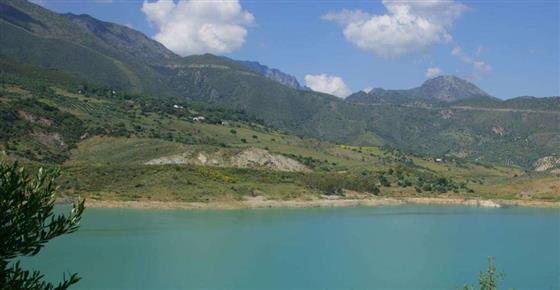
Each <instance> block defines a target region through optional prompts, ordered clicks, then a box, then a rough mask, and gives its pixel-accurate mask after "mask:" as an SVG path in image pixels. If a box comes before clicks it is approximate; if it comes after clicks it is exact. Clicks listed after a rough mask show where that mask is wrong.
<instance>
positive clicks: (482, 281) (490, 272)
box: [463, 257, 505, 290]
mask: <svg viewBox="0 0 560 290" xmlns="http://www.w3.org/2000/svg"><path fill="white" fill-rule="evenodd" d="M504 277H505V274H504V273H498V272H496V266H494V258H492V257H488V268H487V269H486V272H482V271H481V272H480V274H479V276H478V284H479V286H480V290H497V289H498V281H500V280H503V279H504ZM463 290H474V287H473V286H472V285H466V286H465V287H463Z"/></svg>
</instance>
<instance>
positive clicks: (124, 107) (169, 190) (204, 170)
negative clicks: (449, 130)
mask: <svg viewBox="0 0 560 290" xmlns="http://www.w3.org/2000/svg"><path fill="white" fill-rule="evenodd" d="M3 76H4V78H3V79H2V85H1V87H0V110H1V112H2V117H3V122H2V130H1V132H2V135H0V144H1V145H0V150H2V151H3V152H4V154H5V156H4V157H3V158H9V159H12V160H20V161H21V162H24V163H26V164H30V165H31V166H33V167H35V166H38V165H39V164H43V165H44V164H46V165H48V166H62V168H63V172H64V174H63V176H62V177H61V180H62V189H63V192H64V194H65V195H67V196H74V195H81V196H86V197H88V198H91V199H99V200H123V201H126V200H157V201H202V202H206V201H223V200H225V201H227V200H237V199H245V198H252V197H255V196H263V197H265V198H267V199H293V198H300V199H302V198H303V199H307V198H319V197H320V196H321V195H345V196H346V197H347V198H353V196H354V197H355V194H357V193H359V194H362V195H363V194H365V195H366V196H367V195H372V196H373V195H377V196H391V197H399V196H420V197H427V196H445V197H447V196H462V197H480V196H482V197H499V198H519V197H521V195H522V194H523V195H524V196H525V195H527V196H530V197H531V198H533V199H546V200H550V199H552V200H556V199H557V198H559V196H558V192H557V189H556V187H554V186H556V185H555V179H554V178H551V177H552V176H554V175H550V174H549V173H541V174H530V175H527V174H525V173H524V172H523V171H522V170H520V169H518V168H515V167H503V166H495V165H491V164H488V163H479V162H471V161H468V160H466V159H463V158H457V157H454V158H444V159H443V160H441V161H436V160H435V158H433V157H429V156H415V155H410V154H404V153H402V152H401V151H399V150H396V149H391V148H389V147H377V146H349V145H340V144H338V145H337V144H335V143H330V142H325V141H321V140H318V139H314V138H309V137H299V136H295V135H292V134H289V133H287V132H284V131H279V130H276V129H273V128H271V127H268V126H266V125H263V123H262V122H261V121H259V120H258V119H254V118H252V117H250V115H247V114H245V113H243V112H241V111H232V110H223V109H217V108H213V107H209V106H207V105H205V104H201V103H196V102H193V101H187V100H185V99H182V98H177V99H173V98H168V99H165V100H164V101H162V100H161V99H158V98H153V97H149V96H143V95H137V94H127V93H125V92H120V91H113V90H108V89H103V88H99V87H89V88H87V89H86V88H82V89H80V91H79V92H78V91H69V90H67V89H65V88H63V87H58V86H53V85H52V84H49V83H42V82H39V81H37V80H35V81H32V80H29V79H26V78H15V77H8V76H7V75H3ZM195 117H204V120H202V121H193V118H195ZM539 180H540V181H541V186H539V187H538V188H537V187H535V188H537V189H536V190H535V191H531V190H529V191H527V190H526V189H523V191H520V190H517V189H516V188H525V187H526V186H527V184H532V183H534V182H537V181H539ZM516 184H517V185H516ZM516 186H517V187H516ZM523 186H525V187H523ZM491 188H494V189H495V188H503V189H499V190H495V191H493V190H491ZM360 196H361V195H360Z"/></svg>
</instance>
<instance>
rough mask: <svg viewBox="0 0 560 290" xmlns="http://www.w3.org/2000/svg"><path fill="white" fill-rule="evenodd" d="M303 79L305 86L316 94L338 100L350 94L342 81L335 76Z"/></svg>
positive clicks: (321, 75) (306, 76) (306, 77)
mask: <svg viewBox="0 0 560 290" xmlns="http://www.w3.org/2000/svg"><path fill="white" fill-rule="evenodd" d="M304 79H305V85H306V86H308V87H309V88H311V89H312V90H314V91H317V92H322V93H327V94H331V95H335V96H337V97H340V98H345V97H347V96H348V95H350V93H351V91H350V89H348V87H347V86H346V84H345V83H344V80H342V78H340V77H337V76H331V75H326V74H320V75H305V78H304Z"/></svg>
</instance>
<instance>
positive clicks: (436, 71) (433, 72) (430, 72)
mask: <svg viewBox="0 0 560 290" xmlns="http://www.w3.org/2000/svg"><path fill="white" fill-rule="evenodd" d="M442 72H443V71H442V70H441V68H439V67H429V68H428V69H427V70H426V78H429V79H431V78H433V77H436V76H438V75H440V74H441V73H442Z"/></svg>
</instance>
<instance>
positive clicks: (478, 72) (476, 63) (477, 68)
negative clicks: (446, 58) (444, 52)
mask: <svg viewBox="0 0 560 290" xmlns="http://www.w3.org/2000/svg"><path fill="white" fill-rule="evenodd" d="M451 54H452V55H453V56H455V57H457V58H459V60H461V61H462V62H463V63H465V64H468V65H470V66H472V68H473V71H472V74H471V75H470V76H469V78H470V79H479V78H480V77H482V76H483V75H486V74H489V73H490V72H492V66H491V65H489V64H487V63H486V62H484V61H482V60H479V59H475V58H473V57H471V56H470V55H469V54H467V53H465V52H464V51H463V49H462V48H461V47H459V46H456V47H454V48H453V49H452V50H451Z"/></svg>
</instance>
